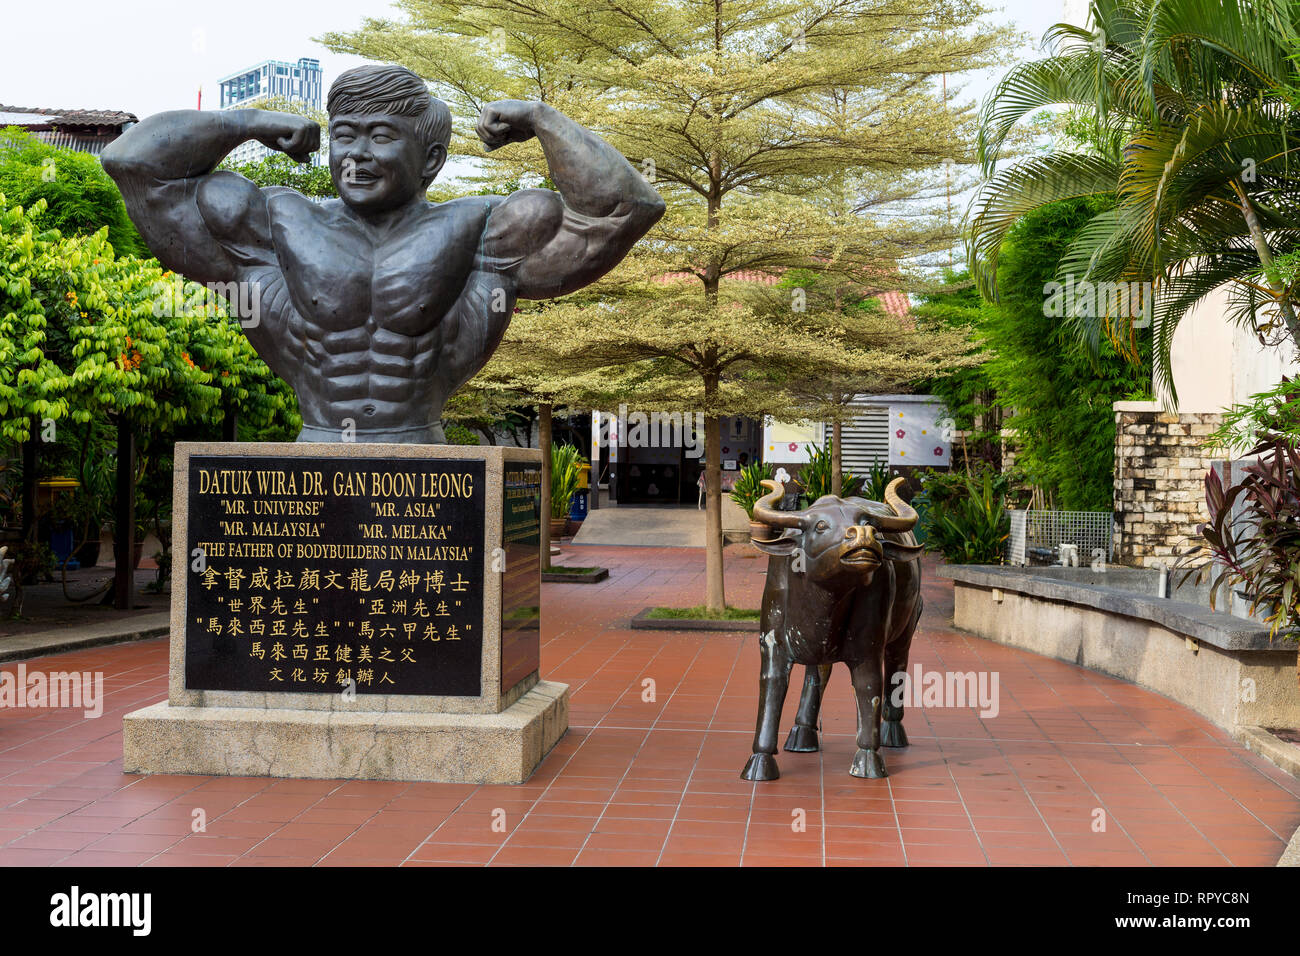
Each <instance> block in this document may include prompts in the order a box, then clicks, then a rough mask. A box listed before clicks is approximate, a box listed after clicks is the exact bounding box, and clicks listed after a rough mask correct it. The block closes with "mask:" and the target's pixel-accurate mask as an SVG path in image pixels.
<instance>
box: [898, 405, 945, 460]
mask: <svg viewBox="0 0 1300 956" xmlns="http://www.w3.org/2000/svg"><path fill="white" fill-rule="evenodd" d="M942 412H943V406H942V405H925V404H921V403H908V404H906V405H891V406H890V407H889V463H890V464H891V465H914V466H915V467H917V468H934V467H942V468H946V467H948V465H949V463H950V461H951V456H950V449H949V446H948V442H947V441H946V440H945V438H944V429H943V426H942V425H941V424H940V418H941V417H942Z"/></svg>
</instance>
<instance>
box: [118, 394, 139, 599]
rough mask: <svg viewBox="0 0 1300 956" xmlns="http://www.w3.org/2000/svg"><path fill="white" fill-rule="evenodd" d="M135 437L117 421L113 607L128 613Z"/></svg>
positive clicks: (125, 420)
mask: <svg viewBox="0 0 1300 956" xmlns="http://www.w3.org/2000/svg"><path fill="white" fill-rule="evenodd" d="M134 558H135V435H134V434H133V433H132V431H131V421H130V419H129V418H128V417H127V416H126V415H119V416H118V419H117V532H116V534H114V535H113V606H114V607H115V608H117V609H118V610H119V611H127V610H130V608H131V605H132V603H133V601H134V593H133V592H134V591H135V588H134V584H135V560H134Z"/></svg>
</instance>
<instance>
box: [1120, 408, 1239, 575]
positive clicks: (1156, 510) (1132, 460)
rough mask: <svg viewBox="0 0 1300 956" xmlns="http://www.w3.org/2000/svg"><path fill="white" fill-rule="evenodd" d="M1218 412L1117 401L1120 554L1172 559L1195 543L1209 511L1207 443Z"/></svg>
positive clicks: (1140, 563)
mask: <svg viewBox="0 0 1300 956" xmlns="http://www.w3.org/2000/svg"><path fill="white" fill-rule="evenodd" d="M1222 420H1223V419H1222V415H1220V414H1219V413H1218V412H1195V413H1189V412H1183V413H1181V414H1172V413H1169V412H1165V411H1164V410H1163V409H1162V408H1161V407H1160V406H1159V405H1158V404H1156V403H1154V402H1116V403H1115V561H1116V563H1118V564H1125V565H1130V566H1133V567H1150V566H1151V565H1153V564H1157V563H1159V564H1164V565H1165V566H1168V565H1170V564H1171V563H1172V562H1173V560H1174V557H1175V555H1176V554H1177V553H1179V552H1182V551H1185V550H1187V549H1188V548H1189V547H1191V546H1192V544H1193V542H1192V537H1193V536H1194V535H1195V534H1196V526H1197V525H1198V524H1200V523H1201V522H1203V521H1205V520H1206V519H1207V515H1206V513H1205V484H1204V483H1205V473H1206V472H1207V471H1209V469H1210V465H1211V463H1212V462H1213V461H1214V460H1215V459H1214V458H1213V457H1211V456H1210V454H1209V453H1208V451H1207V450H1206V449H1205V448H1204V447H1203V445H1204V441H1205V437H1206V436H1207V435H1209V434H1210V433H1211V432H1213V431H1214V430H1215V429H1216V428H1218V426H1219V424H1220V423H1221V422H1222Z"/></svg>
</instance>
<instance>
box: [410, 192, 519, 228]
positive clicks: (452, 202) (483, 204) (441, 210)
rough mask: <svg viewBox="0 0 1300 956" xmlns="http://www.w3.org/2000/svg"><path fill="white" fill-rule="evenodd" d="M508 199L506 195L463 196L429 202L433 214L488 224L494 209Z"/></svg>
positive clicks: (467, 222)
mask: <svg viewBox="0 0 1300 956" xmlns="http://www.w3.org/2000/svg"><path fill="white" fill-rule="evenodd" d="M505 200H506V197H505V196H461V197H460V198H459V199H448V200H446V201H444V202H438V203H429V211H430V214H431V215H436V216H446V217H447V218H449V219H452V220H453V221H455V222H457V223H465V224H467V225H468V224H477V225H478V226H480V227H482V226H484V225H486V224H487V221H488V217H489V216H491V215H492V210H493V209H495V208H496V207H497V206H499V205H501V203H503V202H504V201H505Z"/></svg>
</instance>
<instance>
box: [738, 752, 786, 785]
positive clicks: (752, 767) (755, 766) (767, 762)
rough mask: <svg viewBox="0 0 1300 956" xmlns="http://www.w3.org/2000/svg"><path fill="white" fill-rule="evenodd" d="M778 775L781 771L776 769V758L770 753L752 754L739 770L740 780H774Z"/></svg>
mask: <svg viewBox="0 0 1300 956" xmlns="http://www.w3.org/2000/svg"><path fill="white" fill-rule="evenodd" d="M780 776H781V771H780V770H778V769H776V758H775V757H773V756H772V755H771V754H754V755H753V756H751V757H750V758H749V763H747V764H745V769H744V770H742V771H741V772H740V777H741V779H742V780H755V781H762V780H776V779H777V778H779V777H780Z"/></svg>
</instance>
